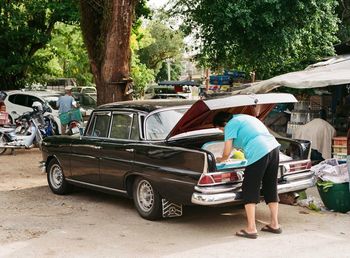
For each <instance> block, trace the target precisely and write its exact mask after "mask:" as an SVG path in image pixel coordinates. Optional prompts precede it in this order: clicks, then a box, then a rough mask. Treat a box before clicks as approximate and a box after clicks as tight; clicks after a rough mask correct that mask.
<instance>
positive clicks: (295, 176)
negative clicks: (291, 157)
mask: <svg viewBox="0 0 350 258" xmlns="http://www.w3.org/2000/svg"><path fill="white" fill-rule="evenodd" d="M313 175H314V172H312V171H308V172H307V171H305V172H304V173H295V174H286V175H283V177H282V178H283V179H285V180H287V181H294V180H298V179H301V178H306V177H308V178H310V177H312V176H313Z"/></svg>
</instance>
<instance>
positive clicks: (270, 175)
mask: <svg viewBox="0 0 350 258" xmlns="http://www.w3.org/2000/svg"><path fill="white" fill-rule="evenodd" d="M268 156H269V159H268V162H269V164H268V166H267V169H266V172H265V175H264V177H263V180H262V192H263V194H264V197H265V201H266V203H267V205H268V206H269V209H270V224H269V226H270V227H271V228H273V229H278V228H279V227H280V225H279V223H278V201H279V198H278V193H277V180H278V178H277V177H278V176H277V175H278V166H279V148H276V149H275V150H273V151H271V152H270V153H269V155H268Z"/></svg>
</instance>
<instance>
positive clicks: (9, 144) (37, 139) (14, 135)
mask: <svg viewBox="0 0 350 258" xmlns="http://www.w3.org/2000/svg"><path fill="white" fill-rule="evenodd" d="M32 108H33V111H32V112H26V113H24V114H23V115H21V116H20V117H19V118H18V119H16V127H15V128H11V127H10V128H6V127H4V128H0V154H3V153H5V151H6V150H7V149H12V150H14V149H23V148H25V149H30V148H32V147H34V146H35V144H36V145H38V146H39V148H41V142H42V139H43V138H44V137H46V136H50V135H53V134H55V128H54V127H55V126H54V121H53V118H51V117H50V116H44V115H43V114H44V113H45V112H46V107H45V105H44V106H43V105H42V104H41V103H40V102H34V103H33V105H32ZM56 128H57V125H56Z"/></svg>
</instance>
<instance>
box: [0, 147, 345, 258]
mask: <svg viewBox="0 0 350 258" xmlns="http://www.w3.org/2000/svg"><path fill="white" fill-rule="evenodd" d="M40 160H41V154H40V152H39V151H38V150H35V149H34V150H22V151H17V152H16V155H1V156H0V257H65V258H66V257H282V256H284V257H318V258H320V257H350V214H341V213H334V212H328V211H323V212H315V211H311V210H308V209H306V208H303V207H299V206H290V205H280V220H281V224H282V227H283V233H282V234H281V235H274V234H271V233H264V232H259V237H258V239H256V240H250V239H243V238H239V237H236V236H234V232H235V231H238V230H239V229H241V228H242V227H244V223H245V217H244V211H243V210H242V209H239V208H233V207H225V208H207V207H186V208H185V210H184V216H182V217H180V218H175V219H167V220H162V221H158V222H150V221H146V220H144V219H142V218H140V217H139V216H138V214H137V213H136V210H135V209H134V207H133V202H132V200H129V199H125V198H122V197H116V196H109V195H106V194H102V193H97V192H94V191H88V190H78V191H75V192H74V193H72V194H71V195H67V196H58V195H54V194H52V193H51V191H50V190H49V188H48V186H47V183H46V175H45V174H44V173H42V172H41V171H40V169H39V168H38V165H39V161H40ZM308 194H309V195H313V196H316V197H317V192H316V191H315V189H311V190H309V191H308ZM257 221H258V227H259V228H261V227H262V226H263V224H264V223H266V222H267V221H268V210H267V208H266V206H265V205H264V204H263V203H261V204H259V205H258V209H257Z"/></svg>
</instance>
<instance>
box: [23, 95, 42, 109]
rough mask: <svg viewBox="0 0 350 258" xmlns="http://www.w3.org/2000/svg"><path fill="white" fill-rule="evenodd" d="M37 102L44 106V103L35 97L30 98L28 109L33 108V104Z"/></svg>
mask: <svg viewBox="0 0 350 258" xmlns="http://www.w3.org/2000/svg"><path fill="white" fill-rule="evenodd" d="M35 101H39V102H40V103H41V104H44V103H43V101H42V100H41V99H39V98H37V97H35V96H28V103H27V105H26V106H27V107H32V105H33V103H34V102H35Z"/></svg>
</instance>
